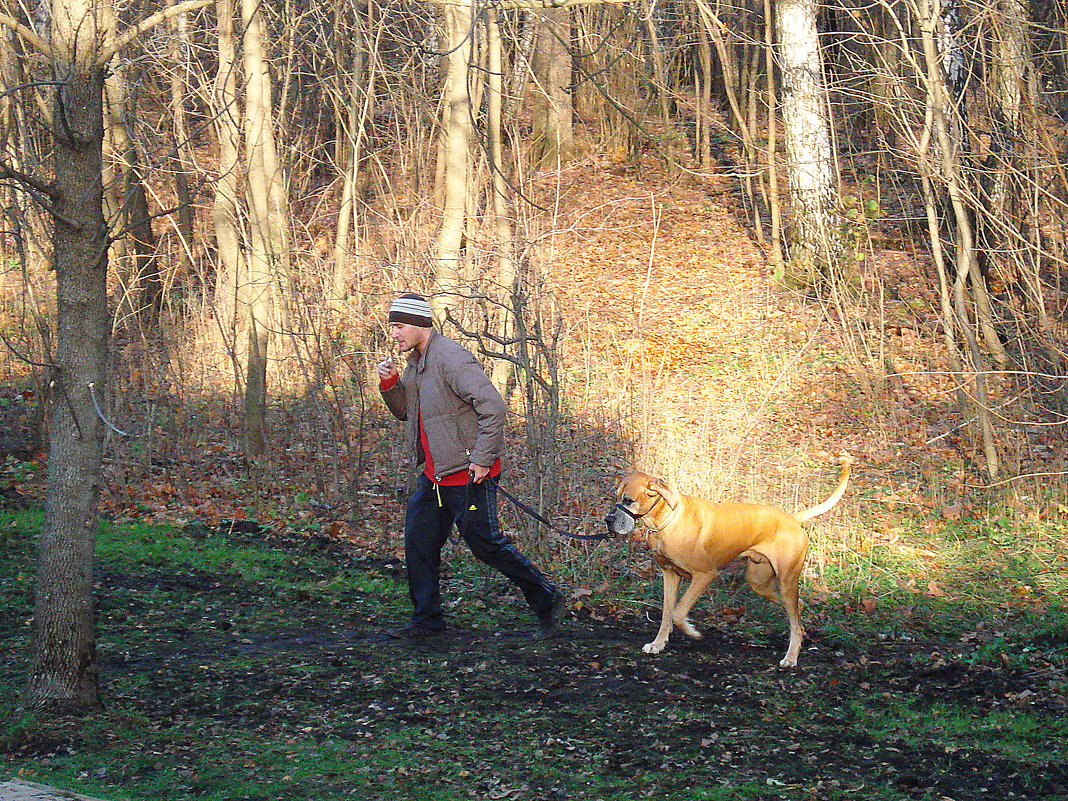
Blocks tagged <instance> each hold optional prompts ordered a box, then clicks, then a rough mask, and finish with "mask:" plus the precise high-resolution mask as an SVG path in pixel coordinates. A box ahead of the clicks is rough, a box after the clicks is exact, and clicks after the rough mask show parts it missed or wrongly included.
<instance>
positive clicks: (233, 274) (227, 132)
mask: <svg viewBox="0 0 1068 801" xmlns="http://www.w3.org/2000/svg"><path fill="white" fill-rule="evenodd" d="M215 13H216V17H217V19H218V26H219V31H218V52H219V71H218V73H217V75H216V79H215V91H214V100H215V114H214V119H215V132H216V136H217V138H218V143H219V154H218V155H219V174H218V177H217V178H216V181H215V198H214V203H213V205H212V222H213V223H214V227H215V243H216V247H217V249H218V266H217V268H216V278H215V303H214V307H215V315H216V318H217V319H218V321H219V328H220V330H221V332H222V335H223V338H224V339H225V340H226V345H227V347H228V349H229V351H230V353H231V354H232V355H233V356H234V357H235V359H236V351H237V348H236V347H235V342H236V338H237V297H238V293H239V288H240V286H241V284H242V277H241V276H242V273H243V260H242V255H241V233H240V220H241V206H240V203H239V201H238V180H239V178H240V158H241V125H240V119H241V109H240V106H239V104H238V99H237V38H236V36H235V35H234V13H235V9H234V0H218V2H217V3H216V11H215Z"/></svg>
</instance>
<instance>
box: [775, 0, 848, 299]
mask: <svg viewBox="0 0 1068 801" xmlns="http://www.w3.org/2000/svg"><path fill="white" fill-rule="evenodd" d="M817 10H818V4H817V2H816V0H780V2H779V3H777V4H776V20H775V22H776V36H777V40H778V47H777V51H776V52H777V55H778V63H779V70H780V73H781V76H782V119H783V145H784V147H785V149H786V170H787V175H788V180H789V186H790V201H791V202H790V211H791V214H792V220H791V223H792V225H791V229H792V230H791V231H790V234H791V236H790V241H789V244H788V249H789V260H790V263H791V267H792V269H793V271H794V272H795V274H796V276H797V277H798V278H799V279H800V280H802V281H804V282H805V283H810V284H815V283H819V282H820V280H821V278H825V277H829V275H830V270H831V268H833V267H835V266H836V265H837V263H838V261H839V257H840V254H841V250H842V244H841V236H840V234H839V232H838V226H837V219H836V218H837V215H836V208H837V203H838V192H837V189H836V180H835V169H834V153H833V151H832V149H831V127H830V120H829V118H828V113H827V104H826V103H825V102H824V95H825V90H824V81H823V65H822V59H821V56H820V49H819V38H818V35H817V30H816V14H817Z"/></svg>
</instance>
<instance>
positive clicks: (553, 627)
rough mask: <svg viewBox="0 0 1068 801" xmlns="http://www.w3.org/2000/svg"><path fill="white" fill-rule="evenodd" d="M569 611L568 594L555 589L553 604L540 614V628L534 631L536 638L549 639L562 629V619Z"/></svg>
mask: <svg viewBox="0 0 1068 801" xmlns="http://www.w3.org/2000/svg"><path fill="white" fill-rule="evenodd" d="M566 611H567V596H565V595H564V594H563V593H562V592H560V591H559V590H554V591H553V605H552V606H550V607H549V609H548V611H545V612H542V613H541V614H540V615H538V630H537V631H535V632H534V639H535V640H548V639H550V638H552V637H555V636H556V633H557V632H558V631H559V630H560V621H561V620H563V618H564V613H565V612H566Z"/></svg>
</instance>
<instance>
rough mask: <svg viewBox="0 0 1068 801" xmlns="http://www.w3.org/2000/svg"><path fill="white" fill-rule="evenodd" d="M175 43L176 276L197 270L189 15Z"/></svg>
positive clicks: (176, 28) (178, 22)
mask: <svg viewBox="0 0 1068 801" xmlns="http://www.w3.org/2000/svg"><path fill="white" fill-rule="evenodd" d="M171 34H172V36H173V43H172V45H171V48H170V52H171V56H172V58H173V60H174V71H173V72H172V74H171V113H172V114H173V115H174V151H173V155H172V159H173V163H174V194H175V196H176V198H177V200H178V212H177V214H178V219H177V223H176V224H175V226H174V231H175V233H176V234H177V235H178V255H177V257H176V259H175V265H174V273H175V275H188V274H189V273H190V272H192V270H193V236H194V231H193V226H194V217H195V214H194V209H193V196H192V193H191V192H190V191H189V177H188V176H189V172H190V171H191V170H192V168H193V165H194V160H193V153H192V149H191V148H190V145H189V129H188V126H187V125H186V121H185V89H186V81H185V80H183V74H187V73H188V72H189V70H188V65H189V48H190V43H189V23H188V18H187V16H186V15H185V14H179V15H178V16H176V17H175V18H174V20H173V30H172V31H171Z"/></svg>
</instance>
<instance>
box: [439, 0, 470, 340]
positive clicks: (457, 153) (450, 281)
mask: <svg viewBox="0 0 1068 801" xmlns="http://www.w3.org/2000/svg"><path fill="white" fill-rule="evenodd" d="M471 11H472V9H471V6H470V5H469V4H462V3H458V4H455V5H452V4H450V5H448V6H446V7H445V27H446V31H447V44H446V50H447V51H448V53H449V55H448V77H447V79H446V85H445V106H446V111H445V131H444V132H443V136H444V150H443V153H444V163H445V176H444V199H443V202H442V214H441V230H440V231H439V232H438V245H437V264H436V267H435V271H434V293H433V297H432V298H431V306H432V307H433V309H434V314H435V316H436V317H437V318H438V320H439V321H440V320H443V319H444V317H445V315H446V313H447V312H448V310H449V309H451V308H452V307H453V306H455V305H456V302H457V300H458V297H459V295H458V292H459V289H460V274H461V267H460V266H461V263H462V251H463V238H464V228H465V225H466V221H467V205H468V204H467V196H468V193H469V191H470V190H469V175H470V157H469V153H468V146H469V142H470V140H471V135H472V129H471V95H470V91H469V87H468V82H467V71H468V67H469V65H470V64H471V55H472V43H471V35H470V31H471V24H472V13H471Z"/></svg>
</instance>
